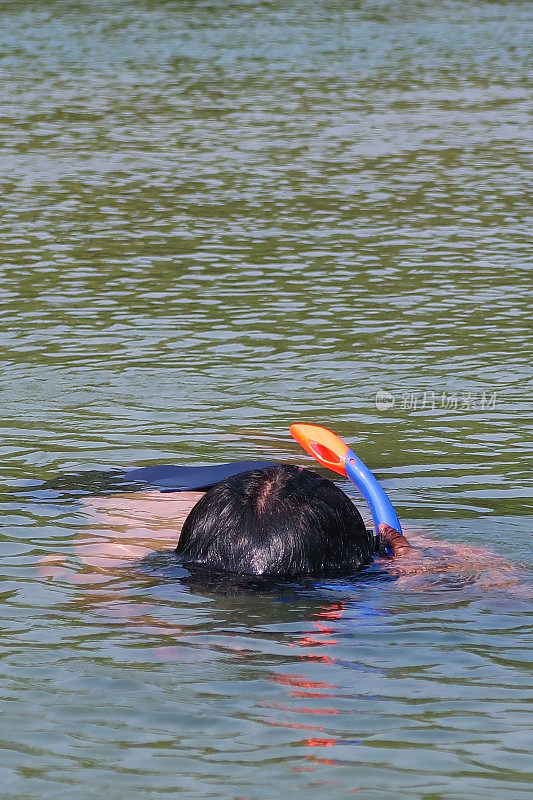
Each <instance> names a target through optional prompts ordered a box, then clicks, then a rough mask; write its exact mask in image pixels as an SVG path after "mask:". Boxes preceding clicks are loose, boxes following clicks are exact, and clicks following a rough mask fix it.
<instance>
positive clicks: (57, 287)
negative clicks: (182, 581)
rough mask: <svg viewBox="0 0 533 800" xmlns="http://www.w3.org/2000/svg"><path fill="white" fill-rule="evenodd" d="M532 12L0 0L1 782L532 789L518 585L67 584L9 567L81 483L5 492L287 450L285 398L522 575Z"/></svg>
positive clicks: (63, 543)
mask: <svg viewBox="0 0 533 800" xmlns="http://www.w3.org/2000/svg"><path fill="white" fill-rule="evenodd" d="M529 24H530V18H528V5H527V4H526V3H520V2H516V3H512V2H508V3H507V2H490V3H489V2H487V3H481V2H472V3H457V2H411V0H407V1H406V2H400V1H399V0H397V1H396V2H394V1H392V2H386V1H384V2H348V0H338V1H337V2H336V1H335V0H334V1H333V2H325V0H317V2H303V1H302V0H295V2H293V3H281V2H260V1H259V0H250V1H249V2H244V1H243V2H231V1H230V2H215V1H214V0H213V2H170V1H169V2H163V0H161V2H156V0H137V2H133V0H123V1H121V0H106V2H103V0H91V2H86V3H84V2H68V3H66V2H64V3H62V2H53V1H50V2H41V3H37V2H30V1H29V0H28V2H26V1H25V0H20V1H19V2H5V1H4V2H2V3H1V4H0V78H1V80H0V137H1V143H2V144H1V148H2V150H1V158H0V242H1V244H0V253H1V259H0V271H1V283H0V301H1V308H2V312H1V319H0V363H1V368H2V369H1V378H0V406H1V419H2V437H1V441H0V452H1V455H2V500H3V503H2V505H1V515H2V517H1V521H2V533H1V538H0V552H1V554H2V561H1V568H0V569H1V575H2V578H3V582H2V604H1V606H0V624H1V628H2V633H1V646H2V660H1V661H0V679H1V686H2V691H1V711H2V720H3V723H2V732H1V734H0V744H1V746H2V752H1V754H0V777H1V780H2V796H3V797H4V798H6V799H10V800H11V799H13V798H17V800H18V799H19V798H30V797H31V798H34V797H39V798H45V799H47V798H54V800H64V799H65V800H66V798H68V799H69V800H78V799H79V800H85V799H86V798H93V797H94V798H102V797H105V798H109V799H110V800H122V798H125V797H136V798H147V797H154V798H155V797H157V798H170V797H175V796H183V797H186V798H208V797H209V798H210V797H213V798H253V800H265V799H268V800H270V798H279V797H280V796H282V795H287V796H288V795H289V794H290V795H292V796H295V797H304V796H305V797H306V798H326V797H327V798H349V797H351V796H352V795H355V796H357V797H359V796H360V797H361V798H365V800H381V799H382V798H389V799H390V800H397V799H398V798H405V800H413V799H416V798H427V799H428V800H429V798H431V800H436V799H437V798H443V799H444V798H445V799H446V800H450V798H453V799H454V800H457V799H459V798H460V799H461V800H476V799H477V798H484V800H486V798H502V799H504V800H518V799H519V798H526V797H528V796H530V795H529V793H528V785H527V780H528V774H527V769H528V767H530V762H529V763H528V754H529V752H530V744H529V743H528V741H527V730H528V728H529V727H530V722H531V717H530V716H529V717H528V711H529V709H528V706H527V698H528V696H530V689H531V681H530V677H529V676H528V672H527V658H528V651H527V646H526V632H527V627H526V624H527V619H528V617H527V616H526V614H527V611H528V604H527V600H526V599H525V598H524V594H523V593H521V592H519V591H518V590H513V589H507V590H506V589H496V588H488V589H481V588H479V587H476V586H475V585H473V586H468V585H464V586H461V585H459V586H457V585H454V584H453V583H450V585H446V583H443V584H442V585H440V586H439V587H438V588H436V589H434V590H433V591H429V590H428V591H422V592H412V591H411V592H410V591H407V590H405V589H404V590H402V589H401V588H400V587H398V586H397V585H396V584H395V583H394V582H392V583H382V582H367V583H366V584H365V583H361V585H360V586H357V587H355V588H354V590H353V591H351V592H343V593H339V592H335V591H333V590H328V589H323V590H321V591H318V590H317V591H316V592H315V593H313V592H311V593H309V594H308V595H302V594H295V595H294V596H293V597H289V598H285V601H284V602H282V601H281V600H280V599H276V598H270V599H269V598H261V597H255V598H228V597H213V596H199V595H194V594H186V593H184V592H183V591H182V590H181V589H180V587H179V586H178V585H176V584H175V583H173V582H172V581H166V580H164V579H163V578H161V579H157V578H153V579H151V580H147V579H146V576H145V577H144V579H142V578H141V577H139V576H136V575H135V574H134V573H132V574H131V575H130V576H129V577H128V576H125V577H124V579H123V580H122V581H115V582H113V583H112V585H110V586H109V585H108V586H106V587H105V590H104V589H102V595H101V597H99V596H98V592H97V591H95V592H93V594H92V596H89V595H88V594H87V592H86V591H84V589H83V587H80V586H77V585H73V584H72V583H71V582H70V581H69V580H61V579H57V580H52V581H46V580H44V579H42V578H40V577H39V576H38V574H37V571H36V563H37V561H38V559H39V558H40V557H41V556H43V555H46V554H48V553H54V552H58V551H60V552H63V553H66V554H70V553H71V542H72V539H73V537H74V536H75V535H76V533H78V532H79V531H81V530H83V529H84V528H85V527H86V525H87V520H86V519H84V516H83V512H82V509H81V508H80V504H79V502H78V500H77V499H76V497H75V496H73V494H72V493H71V492H69V491H63V492H61V493H58V494H57V495H51V496H46V497H44V496H42V495H40V494H39V492H38V491H33V490H32V491H29V492H26V493H22V494H21V492H20V490H21V489H22V488H23V487H24V486H26V485H27V483H28V479H34V480H39V481H44V480H48V479H51V478H54V477H56V476H57V475H58V474H65V473H75V472H78V471H81V470H86V469H102V468H107V467H119V466H133V465H141V464H152V463H158V462H161V461H166V462H170V463H172V462H174V463H179V462H182V463H203V462H206V461H209V460H212V461H224V460H230V459H234V458H246V457H256V458H262V457H265V458H277V459H286V460H288V461H293V462H296V463H301V464H308V463H309V460H308V459H307V457H306V456H305V454H303V453H302V452H300V451H298V448H297V446H296V445H295V444H294V443H293V442H292V441H291V440H290V439H289V437H288V432H287V429H288V426H289V424H290V423H291V422H292V421H296V420H305V421H315V422H319V423H322V424H325V425H328V426H330V427H332V428H333V429H335V430H337V431H338V432H339V433H340V434H342V435H343V437H344V438H345V439H346V440H347V441H349V442H350V443H352V444H353V445H354V447H355V448H356V449H357V451H358V452H359V454H360V455H361V457H362V458H363V459H365V460H366V461H367V462H368V463H369V465H371V466H372V467H373V468H374V469H375V471H376V473H377V474H378V475H379V477H380V478H382V479H383V480H384V483H385V485H386V486H387V488H388V489H389V490H390V494H391V496H392V498H393V501H394V503H395V505H396V506H397V509H398V512H399V514H400V518H401V519H402V520H403V521H404V525H405V528H406V530H407V531H409V529H411V530H412V529H415V530H419V531H424V532H428V533H429V534H430V535H431V536H433V537H434V538H435V539H437V540H440V541H452V542H465V543H467V544H471V545H472V544H474V545H482V546H485V545H486V546H488V547H490V548H491V549H492V550H493V551H494V552H496V553H497V554H499V555H500V556H502V557H504V558H507V559H510V560H512V561H513V563H514V564H516V565H517V568H518V574H519V576H520V581H521V582H522V581H525V580H526V579H527V578H528V574H530V573H528V569H527V564H528V552H529V543H530V536H531V516H527V514H528V508H527V502H528V501H527V497H528V496H530V494H531V492H530V486H531V483H530V481H529V477H528V475H529V473H528V469H527V467H528V464H527V460H526V459H527V454H528V450H527V441H528V437H530V429H529V430H528V414H530V412H531V392H532V389H533V387H532V381H531V378H532V371H531V340H532V339H531V327H530V321H529V320H528V315H529V312H530V300H529V298H528V291H529V287H530V275H531V273H530V272H529V271H528V269H529V268H530V267H528V250H527V228H528V204H527V178H528V172H527V169H528V151H529V148H530V140H529V139H528V117H527V112H528V86H527V82H526V75H527V70H528V49H527V34H528V26H529ZM378 390H382V391H385V392H389V393H390V395H392V400H393V401H394V405H393V406H392V407H388V408H384V407H383V406H386V405H389V406H390V403H391V402H392V401H391V400H390V397H389V395H387V396H386V397H389V402H388V403H387V402H383V403H380V404H379V406H380V407H379V408H378V407H376V392H378ZM424 393H425V394H424ZM454 398H455V399H454ZM528 481H529V482H528ZM74 484H75V481H74ZM345 488H348V487H345ZM529 514H531V510H530V508H529ZM71 568H72V571H73V572H75V571H76V569H79V567H76V564H75V560H74V559H72V567H71ZM99 601H101V602H99ZM120 609H122V611H123V612H124V613H121V612H120ZM128 615H129V617H128ZM147 615H149V617H150V619H151V620H152V621H153V622H152V624H147V622H146V618H147Z"/></svg>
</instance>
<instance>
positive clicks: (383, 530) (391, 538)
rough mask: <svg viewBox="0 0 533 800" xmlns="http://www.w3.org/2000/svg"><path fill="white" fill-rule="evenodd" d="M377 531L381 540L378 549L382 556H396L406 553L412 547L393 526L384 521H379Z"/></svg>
mask: <svg viewBox="0 0 533 800" xmlns="http://www.w3.org/2000/svg"><path fill="white" fill-rule="evenodd" d="M378 533H379V535H380V537H381V542H382V545H381V549H380V555H382V556H388V557H389V558H397V557H401V556H405V555H407V553H408V552H409V551H410V550H411V549H412V548H411V545H410V544H409V542H408V541H407V539H406V538H405V536H403V535H402V534H401V533H398V531H395V530H394V528H391V526H390V525H387V523H386V522H380V524H379V525H378ZM391 553H392V555H391Z"/></svg>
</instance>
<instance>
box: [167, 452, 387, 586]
mask: <svg viewBox="0 0 533 800" xmlns="http://www.w3.org/2000/svg"><path fill="white" fill-rule="evenodd" d="M373 551H374V548H373V540H372V535H371V533H370V532H369V531H367V530H366V528H365V525H364V522H363V520H362V517H361V515H360V513H359V511H358V510H357V508H356V507H355V505H354V504H353V503H352V501H351V500H350V499H349V497H347V495H345V494H344V492H343V491H341V489H339V488H338V486H335V484H334V483H332V482H331V481H329V480H327V479H326V478H322V477H321V476H320V475H317V474H316V473H315V472H311V471H310V470H306V469H301V468H299V467H293V466H289V465H288V464H281V465H277V466H274V467H269V468H267V469H260V470H251V471H249V472H243V473H240V474H239V475H234V476H232V477H231V478H227V479H226V480H223V481H220V483H217V484H216V485H215V486H212V487H211V488H210V489H208V490H207V492H206V493H205V495H204V496H203V497H202V498H201V499H200V500H199V501H198V503H196V505H195V506H194V508H193V509H192V510H191V512H190V513H189V515H188V517H187V519H186V520H185V523H184V525H183V528H182V531H181V535H180V539H179V543H178V546H177V547H176V550H175V552H176V554H177V555H178V556H180V558H181V560H182V562H183V563H184V565H185V566H186V567H192V568H198V567H200V568H208V569H209V570H214V571H216V572H221V573H233V574H237V575H249V576H261V577H275V578H281V579H285V580H286V579H290V578H298V577H303V576H314V577H327V576H339V575H349V574H353V573H354V572H357V571H358V570H360V569H361V568H362V567H365V566H367V565H368V564H370V562H371V560H372V554H373Z"/></svg>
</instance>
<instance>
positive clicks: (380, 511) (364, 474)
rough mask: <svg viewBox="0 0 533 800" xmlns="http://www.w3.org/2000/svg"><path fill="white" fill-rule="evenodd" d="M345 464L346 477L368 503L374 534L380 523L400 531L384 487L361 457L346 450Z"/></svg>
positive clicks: (398, 522)
mask: <svg viewBox="0 0 533 800" xmlns="http://www.w3.org/2000/svg"><path fill="white" fill-rule="evenodd" d="M345 466H346V477H347V478H349V479H350V480H351V482H352V483H354V484H355V485H356V486H357V488H358V489H360V491H361V493H362V494H363V497H364V498H365V500H366V502H367V503H368V507H369V508H370V513H371V514H372V519H373V521H374V527H375V529H376V534H377V533H379V526H380V525H382V524H385V525H389V527H391V528H393V530H395V531H398V533H402V528H401V525H400V520H399V519H398V515H397V514H396V511H395V510H394V508H393V506H392V503H391V501H390V500H389V498H388V497H387V494H386V492H385V489H384V488H383V486H382V485H381V484H380V482H379V481H378V479H377V478H376V476H375V475H374V474H373V473H372V472H370V470H369V469H368V467H367V466H366V464H363V462H362V461H361V459H360V458H359V457H358V456H356V455H355V453H354V452H353V450H348V451H347V453H346V465H345Z"/></svg>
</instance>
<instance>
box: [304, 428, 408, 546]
mask: <svg viewBox="0 0 533 800" xmlns="http://www.w3.org/2000/svg"><path fill="white" fill-rule="evenodd" d="M290 433H291V436H292V437H293V439H296V441H297V442H298V444H299V445H301V446H302V447H303V449H304V450H306V451H307V452H308V453H309V455H310V456H313V458H315V459H316V460H317V461H318V463H319V464H322V466H323V467H326V468H327V469H330V470H332V471H333V472H336V473H337V474H338V475H344V476H345V477H346V478H349V480H351V482H352V483H353V484H355V486H357V488H358V489H359V490H360V491H361V492H362V494H363V496H364V498H365V500H366V502H367V503H368V506H369V508H370V511H371V514H372V519H373V522H374V527H375V532H376V536H379V534H380V533H381V531H380V526H381V525H388V526H389V527H390V528H392V529H393V530H395V531H397V532H398V533H400V534H401V533H402V528H401V525H400V521H399V519H398V516H397V514H396V512H395V510H394V508H393V507H392V503H391V501H390V500H389V498H388V497H387V495H386V493H385V490H384V489H383V487H382V486H381V484H380V483H379V481H378V479H377V478H376V477H375V475H373V474H372V472H370V470H369V469H368V467H367V466H366V464H364V463H363V462H362V461H361V459H360V458H359V457H358V456H357V455H356V454H355V453H354V452H353V450H351V449H350V448H349V447H348V445H347V444H346V443H345V442H343V441H342V439H340V438H339V437H338V436H337V435H336V434H335V433H333V432H332V431H329V430H328V429H327V428H322V427H321V426H320V425H307V424H305V423H296V424H295V425H291V427H290Z"/></svg>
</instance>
